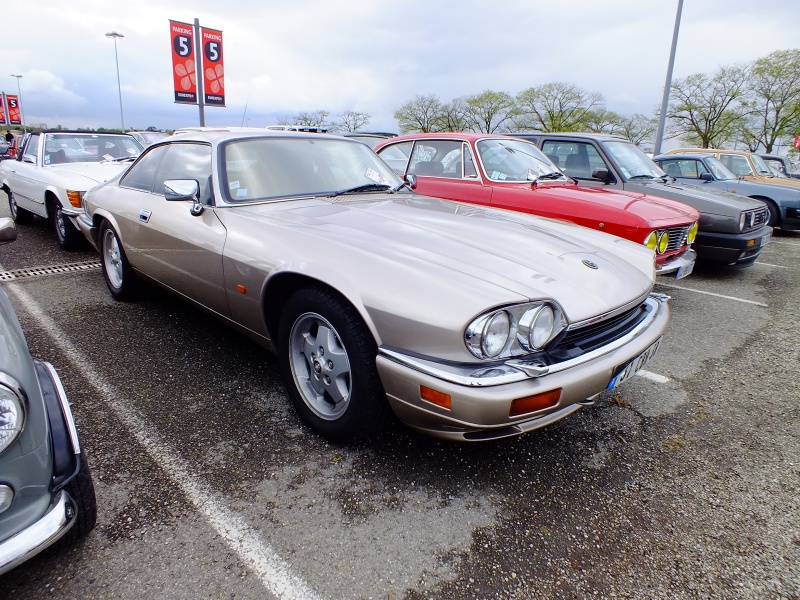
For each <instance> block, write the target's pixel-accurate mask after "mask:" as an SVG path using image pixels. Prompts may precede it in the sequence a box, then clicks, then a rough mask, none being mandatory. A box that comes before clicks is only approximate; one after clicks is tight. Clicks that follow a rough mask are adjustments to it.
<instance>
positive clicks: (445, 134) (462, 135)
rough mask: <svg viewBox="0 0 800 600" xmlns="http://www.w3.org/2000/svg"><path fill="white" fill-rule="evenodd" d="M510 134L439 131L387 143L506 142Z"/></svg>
mask: <svg viewBox="0 0 800 600" xmlns="http://www.w3.org/2000/svg"><path fill="white" fill-rule="evenodd" d="M513 137H514V136H513V135H510V134H499V133H475V132H473V131H441V132H431V133H409V134H407V135H399V136H397V137H393V138H388V139H387V141H391V142H396V141H398V140H401V141H402V140H418V139H438V140H469V141H472V142H474V141H477V140H485V139H501V140H507V139H509V138H513Z"/></svg>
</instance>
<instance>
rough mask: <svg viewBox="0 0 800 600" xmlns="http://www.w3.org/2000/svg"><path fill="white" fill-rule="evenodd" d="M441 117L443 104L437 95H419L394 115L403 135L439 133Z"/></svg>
mask: <svg viewBox="0 0 800 600" xmlns="http://www.w3.org/2000/svg"><path fill="white" fill-rule="evenodd" d="M441 116H442V103H441V102H440V101H439V98H438V97H437V96H436V95H435V94H427V95H425V96H423V95H422V94H417V95H416V96H415V97H414V99H413V100H410V101H408V102H406V103H405V104H403V105H402V106H401V107H400V108H398V109H397V110H396V111H395V113H394V118H395V119H397V123H398V125H399V127H400V131H401V132H402V133H413V132H420V133H430V132H433V131H438V130H439V124H440V122H441Z"/></svg>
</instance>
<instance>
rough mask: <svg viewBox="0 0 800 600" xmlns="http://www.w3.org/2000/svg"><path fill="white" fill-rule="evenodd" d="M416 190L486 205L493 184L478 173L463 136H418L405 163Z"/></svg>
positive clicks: (471, 152)
mask: <svg viewBox="0 0 800 600" xmlns="http://www.w3.org/2000/svg"><path fill="white" fill-rule="evenodd" d="M407 172H408V173H410V174H413V175H416V177H417V185H416V187H415V188H414V189H415V191H416V192H417V193H419V194H423V195H425V196H433V197H434V198H444V199H446V200H459V201H462V202H471V203H474V204H482V205H488V204H491V200H492V187H491V186H490V185H485V184H484V182H483V181H482V180H481V177H480V176H479V174H478V169H477V166H476V162H475V155H474V153H473V151H472V149H471V148H470V145H469V143H467V142H466V141H464V140H452V139H448V140H437V139H430V140H417V141H416V142H415V143H414V149H413V151H412V152H411V160H410V161H409V163H408V171H407Z"/></svg>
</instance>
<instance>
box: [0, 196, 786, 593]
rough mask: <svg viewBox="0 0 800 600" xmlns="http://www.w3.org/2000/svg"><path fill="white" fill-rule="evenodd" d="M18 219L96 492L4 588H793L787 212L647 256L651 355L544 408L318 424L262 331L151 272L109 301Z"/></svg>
mask: <svg viewBox="0 0 800 600" xmlns="http://www.w3.org/2000/svg"><path fill="white" fill-rule="evenodd" d="M0 200H2V207H0V216H8V207H7V204H6V203H5V197H4V196H3V195H2V194H0ZM18 229H19V238H18V240H17V241H16V242H14V243H12V244H8V245H5V246H2V247H0V271H4V272H7V271H14V270H20V269H29V268H32V267H54V266H61V267H63V266H65V265H71V266H70V267H69V268H63V269H60V270H44V271H43V272H42V273H41V274H34V275H32V276H24V277H21V278H19V279H16V280H13V281H9V282H4V283H1V284H0V285H2V286H3V289H4V290H5V291H6V293H7V294H8V295H9V297H10V298H11V301H12V303H13V304H14V306H15V308H16V310H17V313H18V315H19V318H20V320H21V322H22V325H23V328H24V329H25V331H26V334H27V337H28V341H29V343H30V345H31V348H32V351H33V353H34V354H35V355H37V356H39V357H41V358H44V359H46V360H48V361H50V362H52V363H53V365H54V366H55V367H56V369H57V370H58V372H59V374H60V376H61V379H62V381H63V382H64V385H65V388H66V390H67V393H68V395H69V398H70V400H71V401H72V403H73V412H74V414H75V417H76V420H77V423H78V427H79V431H80V434H81V441H82V444H83V448H84V450H85V452H86V454H87V456H88V460H89V464H90V465H91V468H92V471H93V474H94V477H95V486H96V491H97V499H98V510H99V514H98V521H97V527H96V529H95V530H94V531H93V532H92V533H91V534H90V535H89V536H88V537H87V538H86V539H84V540H83V541H81V542H80V543H79V544H78V545H76V546H75V547H73V548H70V549H69V550H67V551H64V552H60V553H57V554H48V555H46V556H39V557H36V558H34V559H32V560H30V561H29V562H27V563H25V564H23V565H22V566H20V567H18V568H17V569H14V570H13V571H10V572H9V573H7V574H5V575H3V576H0V597H2V598H9V599H11V598H13V599H14V600H28V599H31V600H33V599H37V600H38V599H40V598H54V599H55V598H64V599H67V598H68V599H70V600H78V599H89V598H95V599H106V598H119V599H137V600H139V599H142V598H168V599H187V600H188V599H198V598H237V599H250V598H252V599H263V598H285V599H295V598H320V599H330V600H339V599H343V600H344V599H367V598H374V599H378V598H382V599H391V600H399V599H409V600H417V599H422V598H441V599H453V600H455V599H459V600H460V599H473V598H474V599H478V598H481V599H483V598H486V599H495V598H498V599H515V600H516V599H519V600H521V599H527V598H647V599H650V598H664V599H675V598H691V599H694V598H726V599H727V598H759V599H760V598H770V599H772V598H785V599H797V598H800V494H799V493H798V491H800V406H799V403H798V399H799V397H800V394H798V391H797V381H798V375H800V367H799V366H798V365H799V364H800V345H798V343H797V340H798V334H799V333H800V319H798V318H797V315H798V311H797V307H798V306H800V284H799V283H798V282H799V281H800V233H792V232H781V231H776V234H775V237H774V240H773V243H772V244H771V245H769V246H768V247H767V248H766V249H765V251H764V253H763V254H762V256H761V258H760V259H759V261H758V262H757V263H756V264H755V265H753V266H752V267H750V268H747V269H744V270H739V271H722V270H719V269H704V268H698V269H696V271H695V273H693V274H692V275H691V276H690V277H688V278H686V279H682V280H680V281H675V280H674V279H669V278H659V282H658V285H657V286H656V289H657V291H660V292H663V293H666V294H669V295H670V296H671V297H672V300H671V301H670V306H671V311H672V319H671V323H670V326H669V329H668V331H667V335H666V336H665V339H664V343H663V344H662V347H661V348H660V350H659V355H658V356H657V357H656V359H655V360H654V361H653V362H651V363H650V364H648V365H647V367H646V371H645V372H644V373H641V374H640V375H639V376H637V377H634V378H632V379H631V380H629V381H628V382H626V383H624V384H623V385H622V386H621V387H620V388H618V389H617V390H615V391H613V392H607V393H604V394H603V395H602V396H601V397H600V399H599V401H598V402H597V403H596V404H595V405H594V406H592V407H587V408H584V409H582V410H580V411H578V412H577V413H575V414H574V415H572V416H570V417H568V418H567V419H565V420H563V421H560V422H559V423H556V424H555V425H552V426H550V427H547V428H545V429H541V430H538V431H535V432H533V433H530V434H527V435H525V436H523V437H519V438H515V439H510V440H503V441H496V442H488V443H480V444H471V445H468V444H453V443H447V442H442V441H437V440H432V439H429V438H426V437H423V436H421V435H418V434H416V433H414V432H412V431H410V430H408V429H406V428H405V427H403V426H401V425H397V426H395V427H394V428H393V429H391V430H390V431H389V432H387V433H385V434H384V435H382V436H380V437H378V438H376V439H371V440H368V441H366V442H363V443H361V444H359V445H357V446H337V445H333V444H330V443H328V442H326V441H324V440H323V439H321V438H319V437H318V436H316V435H315V434H313V433H312V432H310V431H309V430H308V429H307V428H306V427H305V426H304V425H303V424H302V423H301V421H300V420H299V419H298V417H297V416H296V415H295V413H294V411H293V409H292V408H291V406H290V403H289V400H288V397H287V395H286V393H285V391H284V389H283V386H282V384H281V381H280V376H279V373H278V367H277V363H276V361H275V359H274V358H273V357H272V356H271V355H269V354H268V353H267V352H265V351H264V350H262V349H261V348H259V347H257V346H256V345H254V344H252V343H251V342H249V341H248V340H247V339H245V338H244V337H241V336H240V335H238V334H236V333H235V332H233V331H231V330H229V329H227V328H226V327H225V326H224V325H223V324H221V323H219V322H217V321H215V320H213V319H211V318H210V317H208V316H207V315H205V314H204V313H202V312H200V311H198V310H196V309H194V308H192V307H191V306H189V305H187V304H185V303H183V302H181V301H180V300H179V299H177V298H174V297H172V296H171V295H169V294H167V293H165V292H163V291H160V290H158V289H155V288H150V289H147V291H146V293H145V294H144V295H143V296H142V297H141V298H140V299H139V300H137V301H136V302H133V303H119V302H115V301H113V300H112V299H111V297H110V295H109V293H108V291H107V289H106V286H105V283H104V281H103V278H102V275H101V273H100V270H99V268H97V265H98V256H97V254H96V253H95V252H94V251H93V250H91V249H90V248H89V247H88V246H87V247H86V248H85V249H84V250H81V251H77V252H70V253H67V252H63V251H61V250H60V249H58V247H57V245H56V241H55V237H54V235H53V234H52V232H51V231H50V230H49V229H48V228H46V226H45V223H44V222H43V221H40V220H37V221H36V222H35V223H34V224H32V225H27V226H20V227H19V228H18ZM50 271H56V272H52V273H51V272H50Z"/></svg>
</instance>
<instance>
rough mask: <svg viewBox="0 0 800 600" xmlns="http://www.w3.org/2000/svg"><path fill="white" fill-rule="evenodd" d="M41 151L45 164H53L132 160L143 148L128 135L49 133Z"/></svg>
mask: <svg viewBox="0 0 800 600" xmlns="http://www.w3.org/2000/svg"><path fill="white" fill-rule="evenodd" d="M44 152H45V154H44V164H46V165H55V164H59V163H75V162H102V161H104V160H125V159H134V158H136V157H137V156H139V154H141V152H142V146H141V145H140V144H139V142H137V141H136V140H135V139H133V137H131V136H129V135H114V134H93V133H88V132H87V133H85V134H84V133H48V134H46V135H45V141H44Z"/></svg>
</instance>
